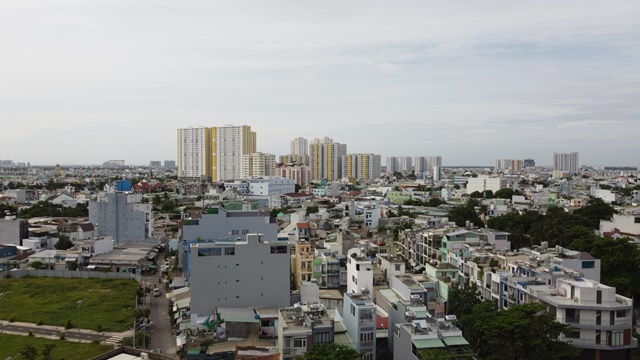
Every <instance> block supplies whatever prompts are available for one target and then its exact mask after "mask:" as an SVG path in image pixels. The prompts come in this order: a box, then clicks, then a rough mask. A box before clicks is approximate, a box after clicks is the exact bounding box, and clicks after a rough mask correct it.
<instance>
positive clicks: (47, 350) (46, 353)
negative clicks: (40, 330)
mask: <svg viewBox="0 0 640 360" xmlns="http://www.w3.org/2000/svg"><path fill="white" fill-rule="evenodd" d="M55 347H56V344H45V345H44V349H42V358H43V359H44V360H51V351H52V350H53V349H54V348H55Z"/></svg>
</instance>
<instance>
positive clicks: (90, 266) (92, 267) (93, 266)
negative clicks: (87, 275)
mask: <svg viewBox="0 0 640 360" xmlns="http://www.w3.org/2000/svg"><path fill="white" fill-rule="evenodd" d="M95 268H96V266H95V265H89V266H87V269H95Z"/></svg>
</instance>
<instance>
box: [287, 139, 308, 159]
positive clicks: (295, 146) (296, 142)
mask: <svg viewBox="0 0 640 360" xmlns="http://www.w3.org/2000/svg"><path fill="white" fill-rule="evenodd" d="M291 154H293V155H309V140H307V139H305V138H303V137H297V138H295V139H293V140H291Z"/></svg>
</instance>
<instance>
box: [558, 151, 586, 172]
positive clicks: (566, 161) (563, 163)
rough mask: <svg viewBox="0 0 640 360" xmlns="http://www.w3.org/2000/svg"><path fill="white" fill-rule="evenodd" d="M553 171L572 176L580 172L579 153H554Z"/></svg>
mask: <svg viewBox="0 0 640 360" xmlns="http://www.w3.org/2000/svg"><path fill="white" fill-rule="evenodd" d="M553 170H560V171H565V172H569V173H572V174H576V173H578V171H579V170H580V159H579V155H578V153H577V152H572V153H553Z"/></svg>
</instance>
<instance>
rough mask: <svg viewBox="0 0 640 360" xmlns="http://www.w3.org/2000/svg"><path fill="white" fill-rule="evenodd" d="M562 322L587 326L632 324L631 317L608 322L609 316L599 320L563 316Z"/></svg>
mask: <svg viewBox="0 0 640 360" xmlns="http://www.w3.org/2000/svg"><path fill="white" fill-rule="evenodd" d="M564 322H565V323H566V324H571V325H589V326H602V327H609V326H631V325H632V321H631V319H626V318H625V319H616V320H615V322H614V323H613V324H611V323H610V320H609V318H606V319H605V318H603V319H602V320H600V321H597V320H594V319H580V318H565V319H564Z"/></svg>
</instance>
